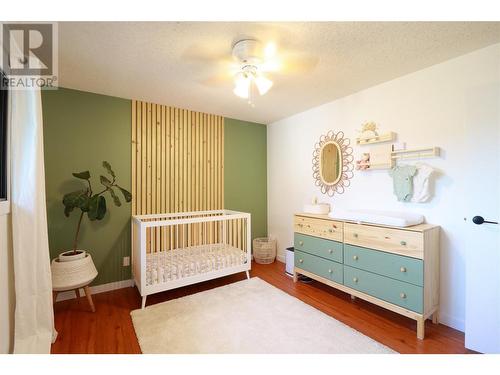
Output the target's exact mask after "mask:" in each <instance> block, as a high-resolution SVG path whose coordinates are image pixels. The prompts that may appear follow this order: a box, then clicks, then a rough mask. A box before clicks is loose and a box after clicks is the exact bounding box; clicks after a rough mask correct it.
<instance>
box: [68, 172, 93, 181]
mask: <svg viewBox="0 0 500 375" xmlns="http://www.w3.org/2000/svg"><path fill="white" fill-rule="evenodd" d="M72 174H73V176H75V177H76V178H80V179H82V180H88V179H89V178H90V172H89V171H83V172H77V173H72Z"/></svg>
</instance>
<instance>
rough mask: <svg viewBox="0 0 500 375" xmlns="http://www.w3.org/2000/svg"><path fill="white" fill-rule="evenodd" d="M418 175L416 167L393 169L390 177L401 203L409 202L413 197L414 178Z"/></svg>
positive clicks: (406, 166)
mask: <svg viewBox="0 0 500 375" xmlns="http://www.w3.org/2000/svg"><path fill="white" fill-rule="evenodd" d="M416 173H417V167H415V166H414V165H401V166H396V167H394V168H392V169H391V170H390V171H389V175H390V176H391V177H392V182H393V186H394V194H395V195H396V197H397V198H398V201H400V202H409V201H410V200H411V197H412V195H413V176H415V174H416Z"/></svg>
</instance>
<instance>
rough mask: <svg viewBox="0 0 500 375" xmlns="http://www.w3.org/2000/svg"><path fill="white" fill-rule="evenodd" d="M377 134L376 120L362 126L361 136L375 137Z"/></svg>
mask: <svg viewBox="0 0 500 375" xmlns="http://www.w3.org/2000/svg"><path fill="white" fill-rule="evenodd" d="M377 136H378V132H377V124H375V122H373V121H369V122H365V123H364V124H363V125H362V126H361V134H360V138H373V137H377Z"/></svg>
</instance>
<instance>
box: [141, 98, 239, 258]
mask: <svg viewBox="0 0 500 375" xmlns="http://www.w3.org/2000/svg"><path fill="white" fill-rule="evenodd" d="M131 115H132V140H131V141H132V215H141V214H155V213H166V212H187V211H200V210H218V209H222V208H224V118H223V117H222V116H216V115H211V114H206V113H200V112H194V111H189V110H185V109H179V108H174V107H169V106H165V105H159V104H153V103H146V102H142V101H136V100H134V101H132V114H131ZM179 231H180V232H179V233H172V231H171V230H169V229H168V228H158V229H154V230H152V231H148V232H147V234H146V243H147V251H148V252H149V251H151V250H153V251H158V250H167V249H171V248H173V247H174V246H175V242H176V241H178V240H179V238H182V239H183V242H186V243H187V244H188V245H197V244H201V243H202V241H203V239H204V238H207V237H204V235H203V233H205V232H207V233H208V238H209V239H210V241H213V242H216V241H219V238H220V236H221V234H220V233H221V232H222V225H221V224H220V223H210V224H208V225H205V226H203V225H200V226H199V227H198V228H197V227H195V226H193V227H189V228H187V227H186V228H179ZM202 232H203V233H202ZM234 240H235V242H236V243H237V239H236V238H235V239H234Z"/></svg>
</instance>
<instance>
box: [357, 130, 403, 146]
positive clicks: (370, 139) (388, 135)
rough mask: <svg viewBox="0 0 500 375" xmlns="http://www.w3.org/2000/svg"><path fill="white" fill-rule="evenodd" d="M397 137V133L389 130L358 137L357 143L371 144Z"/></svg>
mask: <svg viewBox="0 0 500 375" xmlns="http://www.w3.org/2000/svg"><path fill="white" fill-rule="evenodd" d="M395 138H396V133H394V132H389V133H385V134H379V135H375V136H373V137H359V138H356V144H357V145H371V144H373V143H382V142H389V141H393V140H394V139H395Z"/></svg>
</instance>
